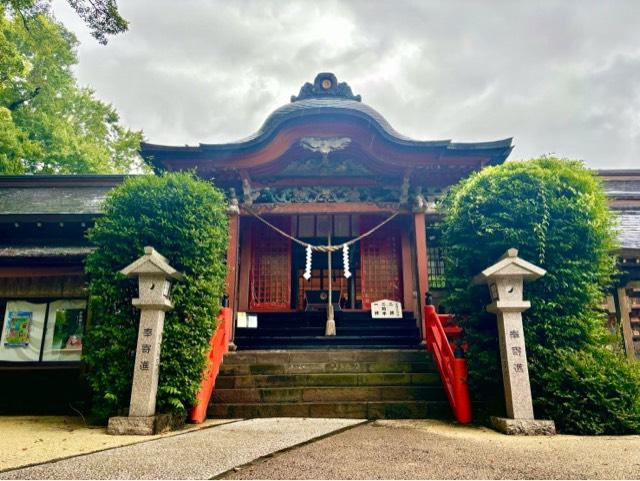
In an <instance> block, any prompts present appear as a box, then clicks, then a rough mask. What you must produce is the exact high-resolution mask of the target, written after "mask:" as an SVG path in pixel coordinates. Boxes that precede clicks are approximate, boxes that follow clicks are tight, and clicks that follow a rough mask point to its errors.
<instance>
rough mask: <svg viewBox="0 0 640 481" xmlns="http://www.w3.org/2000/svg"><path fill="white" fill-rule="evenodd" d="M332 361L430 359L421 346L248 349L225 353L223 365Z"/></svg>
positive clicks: (421, 360) (422, 360) (423, 360)
mask: <svg viewBox="0 0 640 481" xmlns="http://www.w3.org/2000/svg"><path fill="white" fill-rule="evenodd" d="M334 362H410V363H413V362H423V363H424V362H431V355H430V354H428V353H427V352H426V351H425V350H424V348H421V349H417V348H414V349H386V350H372V349H353V350H348V351H344V350H340V349H336V350H328V349H325V350H304V349H300V350H282V349H280V350H271V351H263V350H250V351H241V352H229V353H227V354H225V356H224V361H223V366H224V365H230V364H252V365H256V364H299V363H334Z"/></svg>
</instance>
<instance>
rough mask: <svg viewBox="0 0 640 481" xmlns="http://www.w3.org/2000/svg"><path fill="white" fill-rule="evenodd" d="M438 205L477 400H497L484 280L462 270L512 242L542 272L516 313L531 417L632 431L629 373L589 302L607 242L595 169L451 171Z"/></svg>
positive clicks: (639, 375)
mask: <svg viewBox="0 0 640 481" xmlns="http://www.w3.org/2000/svg"><path fill="white" fill-rule="evenodd" d="M443 205H444V214H445V216H444V225H443V242H444V244H445V250H446V253H447V254H446V255H447V258H446V262H445V270H446V277H447V282H448V285H449V287H450V293H449V296H448V299H447V305H448V306H449V307H450V309H451V311H452V312H456V313H460V314H463V316H461V317H462V324H463V326H464V327H465V332H466V336H467V341H468V343H469V351H468V356H467V359H468V362H469V371H470V385H471V392H472V394H473V395H475V397H476V401H483V402H484V403H486V404H485V405H486V406H487V407H488V408H489V409H490V410H492V411H494V413H495V412H496V409H499V408H500V407H502V409H504V408H503V406H502V401H501V400H502V392H503V390H502V382H501V369H500V362H499V352H498V344H497V333H496V321H495V316H493V315H492V314H488V313H487V312H486V311H485V306H486V304H488V303H489V302H490V299H489V293H488V289H487V288H486V286H471V285H470V280H471V279H472V277H473V276H474V275H476V274H478V273H479V272H480V271H481V270H483V269H485V268H486V267H488V266H489V265H491V264H493V263H494V262H495V261H496V260H497V259H498V258H499V257H500V256H501V255H502V254H503V253H504V252H505V251H506V249H508V248H510V247H515V248H517V249H518V250H519V255H520V256H521V257H523V258H524V259H526V260H529V261H531V262H533V263H535V264H538V265H540V266H541V267H543V268H544V269H546V270H547V275H546V276H544V277H543V278H542V279H539V280H537V281H536V282H533V283H531V284H528V285H527V287H526V289H525V293H526V298H527V299H529V300H531V304H532V307H531V309H529V310H528V311H525V312H524V314H523V319H524V326H525V337H526V343H527V355H528V360H529V370H530V376H531V383H532V392H533V397H534V407H535V408H536V412H537V416H538V417H549V418H551V419H554V420H555V421H556V423H557V424H558V426H559V428H560V429H563V430H565V431H567V432H583V433H600V432H640V372H639V371H638V370H637V369H635V368H633V367H629V365H627V364H626V360H625V359H624V358H623V357H621V356H620V355H619V353H618V352H615V349H613V350H612V349H607V348H604V347H603V346H606V345H608V344H609V343H610V342H611V341H612V339H611V335H610V333H609V332H608V331H607V330H606V329H605V327H604V326H605V318H604V314H603V312H602V310H601V308H600V303H601V301H602V298H603V295H604V289H605V288H606V287H607V286H608V285H610V283H611V280H612V276H613V274H614V270H615V263H614V259H613V256H612V255H611V251H612V250H613V248H614V246H615V241H614V234H613V231H612V216H611V213H610V211H609V209H608V206H607V202H606V197H605V195H604V193H603V191H602V188H601V186H600V184H599V181H598V179H597V178H596V176H595V175H594V174H593V173H592V172H590V171H588V170H587V169H585V168H584V167H583V166H582V164H581V163H580V162H577V161H567V160H561V159H557V158H551V157H544V158H540V159H535V160H531V161H527V162H509V163H506V164H504V165H501V166H496V167H491V168H487V169H484V170H482V171H481V172H478V173H476V174H474V175H472V176H471V177H469V178H468V179H466V180H464V181H462V182H461V183H460V184H458V185H457V186H455V187H454V188H453V189H452V190H451V192H450V193H449V195H448V196H447V198H446V199H445V201H444V203H443ZM614 374H615V375H614ZM594 380H597V382H593V381H594ZM604 380H606V382H604ZM585 386H588V389H585ZM614 406H615V408H614Z"/></svg>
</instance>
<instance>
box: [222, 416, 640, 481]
mask: <svg viewBox="0 0 640 481" xmlns="http://www.w3.org/2000/svg"><path fill="white" fill-rule="evenodd" d="M225 479H640V436H617V437H613V436H600V437H597V436H551V437H545V436H535V437H517V436H505V435H502V434H498V433H496V432H494V431H491V430H489V429H486V428H479V427H462V426H455V425H452V424H447V423H442V422H438V421H429V420H406V421H376V422H374V423H370V424H365V425H362V426H358V427H355V428H354V429H350V430H348V431H345V432H343V433H340V434H337V435H335V436H330V437H327V438H325V439H322V440H319V441H317V442H314V443H311V444H307V445H305V446H301V447H300V448H297V449H294V450H291V451H287V452H284V453H281V454H279V455H277V456H274V457H273V458H268V459H266V460H261V461H258V462H256V463H254V464H252V465H249V466H245V467H243V468H242V469H241V470H239V471H237V472H230V473H227V474H226V476H225Z"/></svg>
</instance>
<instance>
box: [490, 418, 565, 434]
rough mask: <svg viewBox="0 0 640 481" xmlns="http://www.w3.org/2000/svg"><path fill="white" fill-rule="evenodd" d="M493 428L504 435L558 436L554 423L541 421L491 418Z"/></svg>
mask: <svg viewBox="0 0 640 481" xmlns="http://www.w3.org/2000/svg"><path fill="white" fill-rule="evenodd" d="M491 426H492V427H493V428H494V429H495V430H496V431H499V432H501V433H503V434H510V435H521V436H551V435H554V434H556V425H555V423H554V422H553V421H548V420H541V419H509V418H499V417H496V416H491Z"/></svg>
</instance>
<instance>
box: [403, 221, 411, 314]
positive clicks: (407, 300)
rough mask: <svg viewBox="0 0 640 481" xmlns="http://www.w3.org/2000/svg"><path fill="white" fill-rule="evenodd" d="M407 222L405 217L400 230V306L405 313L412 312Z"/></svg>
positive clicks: (409, 244) (409, 246) (409, 247)
mask: <svg viewBox="0 0 640 481" xmlns="http://www.w3.org/2000/svg"><path fill="white" fill-rule="evenodd" d="M409 220H410V217H405V218H403V220H402V223H401V228H400V249H401V252H402V297H403V300H402V304H403V305H404V310H405V311H412V310H413V290H414V289H413V269H412V268H411V242H410V240H409V225H408V223H409Z"/></svg>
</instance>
